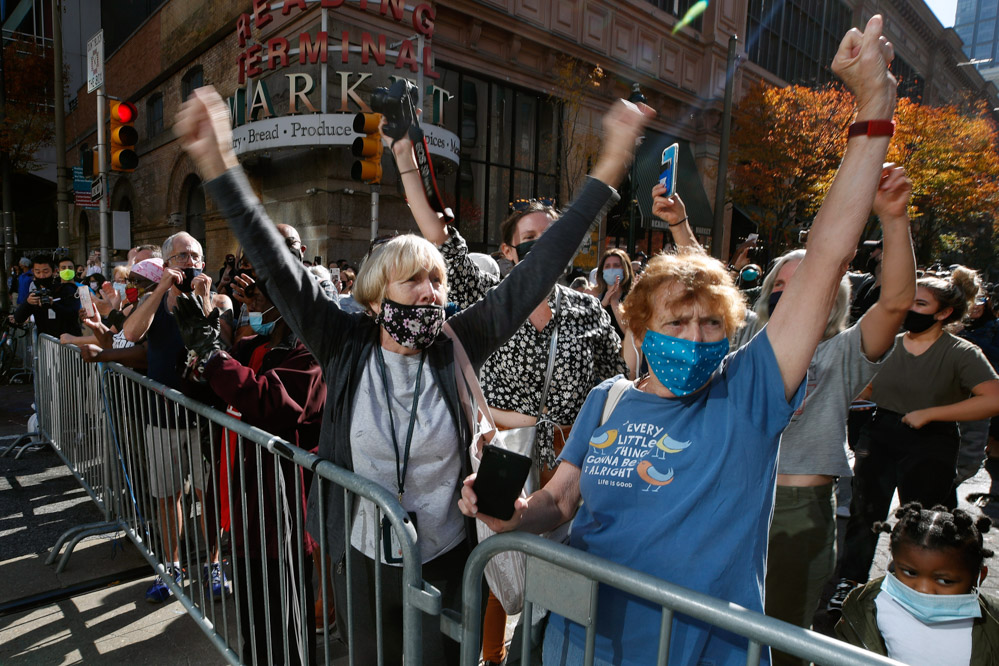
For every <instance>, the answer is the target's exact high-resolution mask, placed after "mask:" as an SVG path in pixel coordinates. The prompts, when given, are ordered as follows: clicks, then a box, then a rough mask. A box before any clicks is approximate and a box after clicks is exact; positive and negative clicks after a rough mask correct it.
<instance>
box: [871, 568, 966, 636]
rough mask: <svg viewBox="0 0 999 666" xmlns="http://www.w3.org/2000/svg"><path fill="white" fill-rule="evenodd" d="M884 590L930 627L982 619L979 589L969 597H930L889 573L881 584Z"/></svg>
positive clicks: (945, 595)
mask: <svg viewBox="0 0 999 666" xmlns="http://www.w3.org/2000/svg"><path fill="white" fill-rule="evenodd" d="M881 589H882V590H884V592H885V594H887V595H888V596H890V597H891V598H892V599H894V600H895V601H897V602H898V603H899V605H900V606H902V608H904V609H905V610H907V611H909V613H910V614H911V615H912V616H913V617H914V618H916V619H917V620H919V621H921V622H925V623H927V624H934V623H936V622H949V621H950V620H965V619H968V618H975V617H981V616H982V607H981V604H979V603H978V588H977V587H976V588H974V591H972V592H968V593H967V594H926V593H925V592H918V591H916V590H914V589H912V588H911V587H909V586H908V585H906V584H905V583H902V582H900V581H899V580H898V579H897V578H895V574H891V573H889V574H886V575H885V578H884V580H883V581H882V582H881Z"/></svg>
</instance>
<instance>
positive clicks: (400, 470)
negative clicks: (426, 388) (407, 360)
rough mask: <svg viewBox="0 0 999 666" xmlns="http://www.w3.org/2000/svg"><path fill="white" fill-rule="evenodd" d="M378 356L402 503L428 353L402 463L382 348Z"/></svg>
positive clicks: (420, 369)
mask: <svg viewBox="0 0 999 666" xmlns="http://www.w3.org/2000/svg"><path fill="white" fill-rule="evenodd" d="M375 352H376V353H377V354H378V368H379V370H381V374H382V388H383V389H385V406H386V407H387V408H388V415H389V429H390V430H391V432H392V447H393V448H394V449H395V481H396V486H397V487H398V490H399V501H400V502H401V501H402V494H403V492H405V486H406V471H407V470H408V469H409V449H410V446H411V445H412V444H413V430H414V429H415V428H416V408H417V407H418V406H419V404H420V383H421V380H422V379H423V361H425V360H426V358H427V352H426V351H422V352H420V366H419V367H418V368H417V370H416V386H415V387H414V389H413V407H412V409H411V410H410V412H409V429H408V430H407V431H406V448H405V450H404V451H403V453H402V454H401V457H402V460H401V461H400V453H399V440H398V439H396V436H395V418H394V417H393V416H392V395H391V394H390V393H389V387H388V373H387V372H386V370H385V355H384V354H382V348H381V346H376V347H375Z"/></svg>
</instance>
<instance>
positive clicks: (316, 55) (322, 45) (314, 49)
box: [298, 32, 329, 65]
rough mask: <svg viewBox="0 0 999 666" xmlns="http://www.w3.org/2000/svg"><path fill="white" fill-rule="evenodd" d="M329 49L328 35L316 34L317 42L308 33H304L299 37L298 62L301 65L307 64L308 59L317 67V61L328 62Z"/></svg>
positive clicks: (323, 33)
mask: <svg viewBox="0 0 999 666" xmlns="http://www.w3.org/2000/svg"><path fill="white" fill-rule="evenodd" d="M328 49H329V34H328V33H325V32H319V33H316V39H315V41H313V40H312V38H311V37H310V36H309V33H307V32H303V33H302V34H301V35H299V36H298V62H299V64H301V65H304V64H305V59H306V57H308V59H309V64H310V65H315V64H316V62H317V61H318V62H326V58H327V50H328Z"/></svg>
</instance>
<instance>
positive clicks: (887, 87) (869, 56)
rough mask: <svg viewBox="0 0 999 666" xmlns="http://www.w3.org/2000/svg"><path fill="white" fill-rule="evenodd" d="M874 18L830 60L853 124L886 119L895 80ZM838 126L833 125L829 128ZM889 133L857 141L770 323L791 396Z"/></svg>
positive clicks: (874, 183)
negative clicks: (850, 102)
mask: <svg viewBox="0 0 999 666" xmlns="http://www.w3.org/2000/svg"><path fill="white" fill-rule="evenodd" d="M881 30H882V19H881V16H880V15H875V16H874V17H872V18H871V20H870V21H868V23H867V26H866V28H865V30H864V32H863V33H861V32H860V31H859V30H857V29H856V28H851V29H850V31H849V32H848V33H847V34H846V36H845V37H844V38H843V41H842V42H841V43H840V46H839V50H838V51H837V52H836V56H835V58H834V59H833V71H835V72H836V74H837V75H838V76H839V77H840V78H841V79H842V80H843V81H844V83H846V85H847V87H848V88H850V90H851V91H853V94H854V96H855V97H856V100H857V117H856V121H858V122H860V121H866V120H890V119H891V117H892V114H893V113H894V110H895V88H896V82H895V78H894V77H893V76H892V75H891V73H890V72H889V71H888V63H890V62H891V60H892V58H893V53H894V52H893V49H892V46H891V44H890V43H889V42H888V41H887V40H885V38H884V37H883V36H882V35H881ZM834 129H836V128H830V130H831V131H832V130H834ZM889 140H890V137H887V136H867V135H862V136H856V137H854V138H851V139H850V140H849V141H848V142H847V148H846V154H845V156H844V157H843V162H842V164H841V165H840V168H839V171H838V172H837V173H836V177H835V179H834V180H833V183H832V186H831V187H830V189H829V193H828V194H826V197H825V199H824V200H823V202H822V207H821V208H820V209H819V212H818V214H817V215H816V216H815V222H814V224H813V225H812V228H811V231H810V232H809V234H808V252H807V254H806V255H805V258H804V259H803V260H802V261H801V264H800V265H799V266H798V270H797V271H796V272H795V276H794V280H792V281H791V284H790V285H789V286H788V288H787V289H785V290H784V295H783V296H781V299H780V302H779V303H778V305H777V308H776V309H775V310H774V313H773V316H772V317H770V321H769V324H768V325H767V329H766V330H767V335H768V336H769V339H770V344H771V346H772V347H773V350H774V353H775V355H776V357H777V364H778V366H779V367H780V371H781V376H782V378H783V380H784V392H785V394H786V395H787V397H788V399H790V397H791V396H792V395H794V392H795V391H796V390H797V388H798V386H799V384H801V381H802V379H804V377H805V373H806V371H807V370H808V364H809V362H810V361H811V359H812V355H813V354H814V353H815V348H816V347H817V346H818V343H819V341H820V340H821V338H822V333H823V331H824V329H825V327H826V321H827V319H828V316H829V312H830V310H831V309H832V306H833V303H834V301H835V298H836V292H837V289H838V286H837V285H838V284H839V281H840V278H841V277H842V275H843V273H844V272H845V270H846V267H847V265H848V264H849V262H850V259H851V258H852V257H853V253H854V250H855V248H856V246H857V242H858V241H859V239H860V234H861V232H862V231H863V228H864V225H865V224H866V223H867V218H868V215H869V214H870V212H871V204H872V203H873V202H874V195H875V192H876V191H877V188H878V183H879V182H880V175H881V168H882V165H883V163H884V158H885V154H886V153H887V151H888V142H889Z"/></svg>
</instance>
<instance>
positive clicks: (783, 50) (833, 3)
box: [746, 0, 852, 86]
mask: <svg viewBox="0 0 999 666" xmlns="http://www.w3.org/2000/svg"><path fill="white" fill-rule="evenodd" d="M747 15H748V20H747V25H746V35H747V39H746V53H747V54H748V55H749V59H750V61H752V62H754V63H756V64H757V65H760V66H761V67H763V68H764V69H766V70H768V71H770V72H772V73H774V74H776V75H777V76H779V77H780V78H782V79H784V80H785V81H787V82H788V83H792V84H801V85H809V86H820V85H824V84H826V83H829V82H830V81H832V80H834V78H835V76H834V75H833V73H832V69H830V64H831V63H832V59H833V56H834V55H835V54H836V49H837V47H839V43H840V40H841V39H842V38H843V35H844V34H845V33H846V31H847V30H849V29H850V25H851V20H852V12H851V11H850V8H849V7H848V6H846V5H845V4H844V3H843V2H841V1H840V0H786V1H781V0H749V9H748V12H747Z"/></svg>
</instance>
